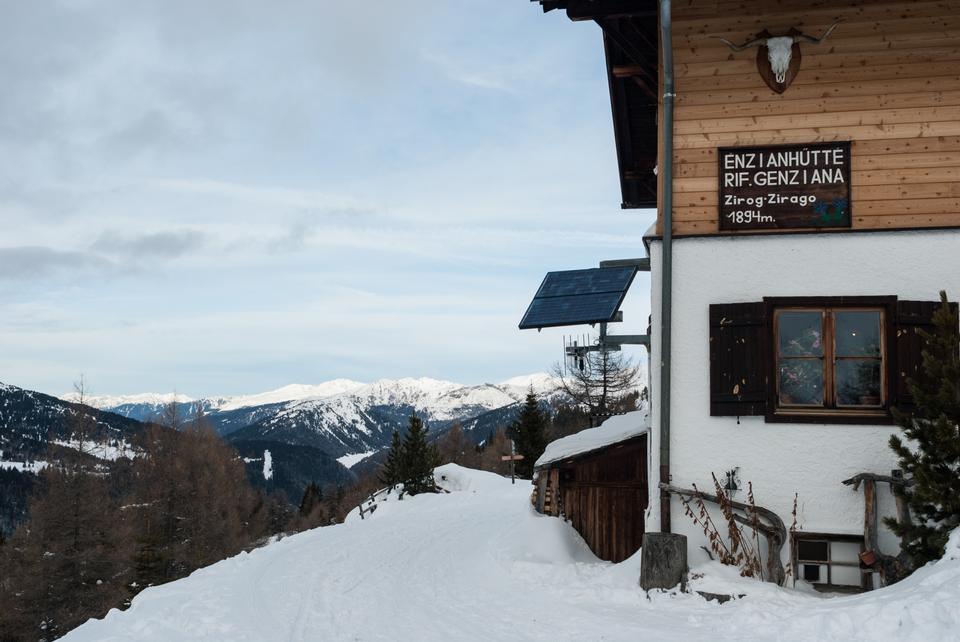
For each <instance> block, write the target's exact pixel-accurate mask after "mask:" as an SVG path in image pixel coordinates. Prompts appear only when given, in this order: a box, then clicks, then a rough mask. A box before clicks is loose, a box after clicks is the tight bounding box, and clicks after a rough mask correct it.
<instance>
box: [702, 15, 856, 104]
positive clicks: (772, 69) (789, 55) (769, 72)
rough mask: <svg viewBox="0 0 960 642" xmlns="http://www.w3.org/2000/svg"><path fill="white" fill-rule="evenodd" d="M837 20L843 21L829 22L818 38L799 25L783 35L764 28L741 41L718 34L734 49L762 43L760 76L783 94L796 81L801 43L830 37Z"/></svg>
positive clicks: (769, 85)
mask: <svg viewBox="0 0 960 642" xmlns="http://www.w3.org/2000/svg"><path fill="white" fill-rule="evenodd" d="M838 24H840V21H839V20H837V21H836V22H834V23H833V24H832V25H830V27H828V28H827V30H826V31H825V32H824V33H823V35H822V36H820V37H819V38H814V37H813V36H808V35H807V34H805V33H803V32H801V31H799V30H797V29H796V28H791V29H790V31H788V32H787V33H785V34H783V35H781V36H774V35H773V34H771V33H770V32H769V31H767V30H766V29H764V30H763V31H761V32H760V33H758V34H757V35H756V36H755V37H754V38H752V39H751V40H748V41H746V42H745V43H743V44H742V45H735V44H733V43H732V42H730V41H729V40H727V39H726V38H720V36H715V37H716V38H719V39H720V40H722V41H723V42H725V43H726V45H727V46H728V47H730V49H732V50H733V51H743V50H744V49H749V48H750V47H760V49H759V50H758V51H757V69H758V70H759V72H760V76H761V77H762V78H763V80H764V82H766V83H767V86H768V87H770V89H772V90H774V91H775V92H777V93H778V94H782V93H783V92H784V91H786V89H787V87H789V86H790V83H791V82H793V79H794V78H796V77H797V72H798V71H800V43H801V42H812V43H813V44H815V45H818V44H820V43H821V42H823V41H824V40H826V39H827V36H829V35H830V33H831V32H833V30H834V29H836V28H837V25H838Z"/></svg>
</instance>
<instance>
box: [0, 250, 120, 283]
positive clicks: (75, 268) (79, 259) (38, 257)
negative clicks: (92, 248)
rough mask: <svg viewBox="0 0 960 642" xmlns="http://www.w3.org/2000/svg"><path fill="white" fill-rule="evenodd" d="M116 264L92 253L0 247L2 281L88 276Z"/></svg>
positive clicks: (0, 276) (0, 274)
mask: <svg viewBox="0 0 960 642" xmlns="http://www.w3.org/2000/svg"><path fill="white" fill-rule="evenodd" d="M111 266H112V263H111V262H110V261H109V260H107V259H105V258H103V257H102V256H99V255H97V254H93V253H90V252H75V251H65V250H57V249H54V248H50V247H41V246H36V245H33V246H20V247H4V248H0V279H4V280H11V281H22V280H30V279H39V278H43V277H47V276H53V275H57V274H64V273H67V274H69V273H73V274H85V273H89V272H92V271H99V270H105V269H108V268H110V267H111Z"/></svg>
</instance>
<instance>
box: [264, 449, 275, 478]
mask: <svg viewBox="0 0 960 642" xmlns="http://www.w3.org/2000/svg"><path fill="white" fill-rule="evenodd" d="M272 477H273V455H271V454H270V451H269V450H264V451H263V478H264V479H271V478H272Z"/></svg>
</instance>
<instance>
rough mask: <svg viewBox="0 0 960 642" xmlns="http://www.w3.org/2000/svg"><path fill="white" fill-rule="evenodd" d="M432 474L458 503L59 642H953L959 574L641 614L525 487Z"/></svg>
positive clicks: (213, 577)
mask: <svg viewBox="0 0 960 642" xmlns="http://www.w3.org/2000/svg"><path fill="white" fill-rule="evenodd" d="M444 470H445V472H446V473H447V475H448V477H449V478H451V480H450V482H449V483H450V484H451V485H452V486H453V487H460V488H462V489H463V490H460V491H458V492H453V493H451V494H449V495H435V496H419V497H416V498H408V499H406V500H404V501H403V502H398V501H396V500H393V501H391V502H387V503H385V504H382V505H381V506H380V508H379V509H378V510H377V512H376V514H375V515H374V516H373V517H372V518H371V519H367V520H364V521H360V520H359V519H357V518H356V517H355V516H352V517H351V519H349V520H348V522H347V523H346V524H344V525H340V526H335V527H328V528H322V529H317V530H314V531H310V532H307V533H302V534H300V535H297V536H294V537H290V538H287V539H284V540H282V541H280V542H277V543H275V544H272V545H270V546H268V547H266V548H264V549H259V550H256V551H254V552H253V553H251V554H249V555H247V554H244V555H240V556H238V557H236V558H233V559H230V560H226V561H224V562H221V563H219V564H215V565H213V566H211V567H209V568H206V569H202V570H200V571H197V572H196V573H194V574H193V575H191V576H190V577H189V578H186V579H184V580H181V581H179V582H174V583H171V584H168V585H165V586H160V587H156V588H153V589H149V590H147V591H145V592H144V593H143V594H141V595H140V596H139V597H138V598H137V599H136V600H134V603H133V606H132V607H131V608H130V609H129V610H128V611H126V612H118V611H114V612H111V613H110V614H109V615H108V616H107V617H106V618H105V619H104V620H102V621H90V622H88V623H87V624H85V625H84V626H82V627H81V628H79V629H77V630H76V631H74V632H73V633H71V634H70V635H68V636H67V637H66V638H64V639H65V640H69V641H74V642H75V641H80V640H98V641H106V640H238V641H241V640H242V641H246V640H250V641H254V640H256V641H258V642H260V641H265V640H284V641H286V640H290V641H300V640H323V641H336V640H394V641H406V640H410V641H418V642H419V641H424V642H426V641H433V640H444V641H447V640H484V641H490V640H511V641H512V640H637V639H643V638H647V639H656V640H658V641H663V642H669V641H671V640H684V641H688V640H710V641H711V642H713V641H716V640H833V639H837V640H856V639H872V640H877V639H899V638H897V637H896V635H895V634H894V632H895V631H897V629H898V627H899V626H905V627H912V632H913V634H915V635H913V636H912V637H910V638H906V637H904V638H903V639H917V640H921V639H922V640H923V641H924V642H934V641H935V640H940V639H942V640H948V639H949V640H953V639H956V636H957V632H958V630H960V629H958V628H957V627H958V626H960V614H958V612H957V610H958V608H960V607H958V606H957V604H958V600H957V598H958V596H960V588H958V586H957V584H958V581H957V580H958V577H960V572H958V567H960V563H952V564H953V565H952V566H951V567H950V570H951V572H949V573H945V572H944V571H942V570H941V572H940V573H939V574H931V575H929V576H928V577H926V578H925V579H927V580H930V581H928V582H927V583H926V584H923V583H922V582H915V584H922V586H905V585H901V586H903V587H904V589H908V590H909V589H912V590H913V595H912V596H911V595H910V594H909V593H908V592H907V591H901V592H900V593H892V592H886V591H884V592H876V593H874V594H873V595H869V596H860V597H853V598H837V599H824V598H821V597H816V596H807V595H798V594H797V593H796V592H792V591H784V590H782V589H777V588H775V587H770V586H765V587H764V586H759V585H755V584H754V583H751V584H748V585H746V586H748V587H751V588H755V589H756V590H755V591H752V592H751V595H749V596H748V597H747V598H745V599H743V600H739V601H737V602H735V603H730V604H727V605H724V606H719V605H717V604H715V603H708V602H706V601H704V600H703V599H701V598H699V597H697V596H694V595H678V596H666V595H659V596H656V597H655V598H654V599H653V600H652V601H651V600H648V599H647V598H646V596H645V595H644V594H643V593H642V592H641V591H640V590H639V588H638V587H637V586H636V580H637V576H638V568H637V566H638V561H637V560H628V561H627V562H624V563H623V564H619V565H613V564H608V563H605V562H599V561H597V560H596V558H594V557H593V555H592V554H590V553H589V551H587V550H586V548H585V546H584V544H583V542H582V540H580V539H579V537H578V536H577V535H576V534H575V533H574V532H573V531H572V529H570V528H569V527H568V526H567V525H565V524H563V523H562V522H560V521H559V520H556V519H552V518H548V517H543V516H540V515H536V514H535V513H533V512H532V511H531V510H530V509H529V503H528V501H527V497H528V494H529V485H527V484H521V485H517V486H514V487H511V486H510V484H509V481H506V482H505V481H504V480H502V479H500V478H497V477H494V476H492V475H487V474H485V473H476V472H474V471H470V472H466V471H463V469H457V468H455V467H445V468H444ZM942 564H947V562H944V563H942ZM921 579H924V578H921ZM722 581H729V580H722ZM741 582H742V581H741ZM740 586H741V588H742V587H743V586H744V584H742V583H741V584H740ZM708 588H712V587H708ZM898 588H899V587H898ZM901 593H906V597H904V596H903V595H901ZM911 597H912V599H911ZM881 607H885V608H881ZM908 607H909V608H908ZM945 608H946V611H945V610H944V609H945ZM907 630H908V631H909V630H911V629H910V628H907ZM880 631H886V634H885V635H878V634H879V633H880Z"/></svg>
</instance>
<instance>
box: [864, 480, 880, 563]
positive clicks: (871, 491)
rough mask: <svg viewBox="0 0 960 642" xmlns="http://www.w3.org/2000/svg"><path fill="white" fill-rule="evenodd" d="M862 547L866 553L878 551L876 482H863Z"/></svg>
mask: <svg viewBox="0 0 960 642" xmlns="http://www.w3.org/2000/svg"><path fill="white" fill-rule="evenodd" d="M863 545H864V548H866V550H868V551H874V552H876V551H878V550H879V548H878V544H877V482H876V480H873V479H864V480H863Z"/></svg>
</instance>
